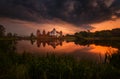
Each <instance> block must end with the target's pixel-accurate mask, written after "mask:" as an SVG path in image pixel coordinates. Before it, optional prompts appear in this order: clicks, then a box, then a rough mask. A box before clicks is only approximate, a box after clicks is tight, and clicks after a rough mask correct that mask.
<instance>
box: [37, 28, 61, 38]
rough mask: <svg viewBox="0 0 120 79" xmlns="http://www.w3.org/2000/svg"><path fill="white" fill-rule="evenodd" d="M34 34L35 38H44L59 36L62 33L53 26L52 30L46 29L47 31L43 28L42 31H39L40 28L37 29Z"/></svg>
mask: <svg viewBox="0 0 120 79" xmlns="http://www.w3.org/2000/svg"><path fill="white" fill-rule="evenodd" d="M36 36H37V38H46V37H52V38H60V37H62V36H63V33H62V31H57V30H56V29H55V28H53V30H52V31H48V32H47V33H46V31H45V30H43V31H42V32H40V30H37V33H36Z"/></svg>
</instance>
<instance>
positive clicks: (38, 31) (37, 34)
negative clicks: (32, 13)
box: [36, 29, 41, 37]
mask: <svg viewBox="0 0 120 79" xmlns="http://www.w3.org/2000/svg"><path fill="white" fill-rule="evenodd" d="M40 35H41V34H40V30H39V29H38V30H37V33H36V36H37V37H39V36H40Z"/></svg>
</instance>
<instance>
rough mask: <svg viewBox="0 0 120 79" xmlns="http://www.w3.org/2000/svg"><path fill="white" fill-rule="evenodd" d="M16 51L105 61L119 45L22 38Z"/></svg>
mask: <svg viewBox="0 0 120 79" xmlns="http://www.w3.org/2000/svg"><path fill="white" fill-rule="evenodd" d="M16 51H17V52H18V53H20V54H21V53H23V52H29V53H32V54H37V55H45V54H51V53H54V54H58V55H63V54H64V55H72V56H74V57H75V58H77V59H87V60H89V59H90V60H97V61H103V60H104V59H105V56H106V55H107V54H112V53H115V52H116V51H118V48H117V47H113V46H111V45H101V44H95V43H90V44H77V43H76V42H68V41H63V40H52V41H48V40H34V41H30V40H21V41H17V44H16Z"/></svg>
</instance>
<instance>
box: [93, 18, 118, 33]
mask: <svg viewBox="0 0 120 79" xmlns="http://www.w3.org/2000/svg"><path fill="white" fill-rule="evenodd" d="M92 26H93V27H94V28H95V29H93V30H91V31H93V32H94V31H100V30H111V29H113V28H120V19H114V20H108V21H104V22H101V23H94V24H92Z"/></svg>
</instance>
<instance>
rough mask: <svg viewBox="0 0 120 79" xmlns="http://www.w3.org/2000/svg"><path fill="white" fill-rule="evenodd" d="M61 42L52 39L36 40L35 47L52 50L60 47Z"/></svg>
mask: <svg viewBox="0 0 120 79" xmlns="http://www.w3.org/2000/svg"><path fill="white" fill-rule="evenodd" d="M62 42H63V40H60V39H52V40H37V47H40V46H43V47H45V46H46V45H48V46H52V47H53V48H54V49H55V48H56V47H57V46H62Z"/></svg>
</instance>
